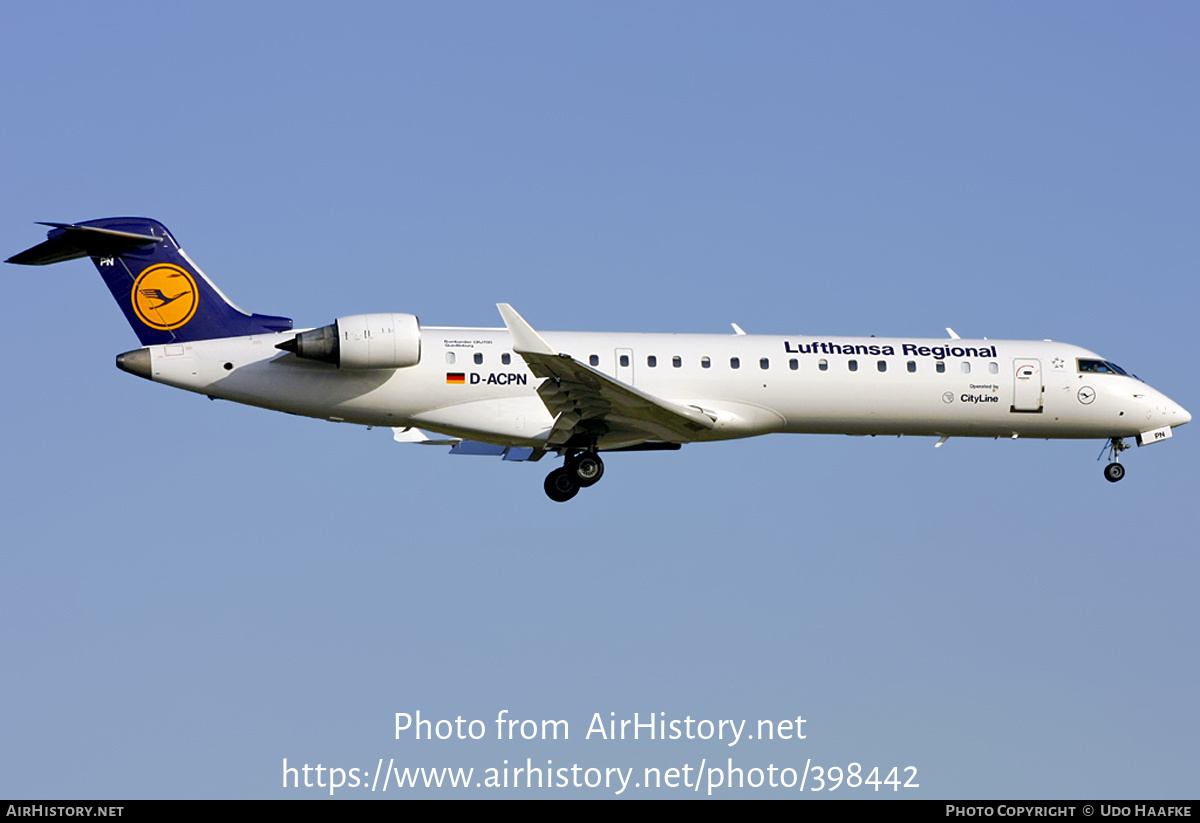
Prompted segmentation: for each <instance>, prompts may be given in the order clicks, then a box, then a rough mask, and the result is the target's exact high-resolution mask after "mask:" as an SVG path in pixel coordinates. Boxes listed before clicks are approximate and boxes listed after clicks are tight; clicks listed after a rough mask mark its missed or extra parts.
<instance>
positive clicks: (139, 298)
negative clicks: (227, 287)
mask: <svg viewBox="0 0 1200 823" xmlns="http://www.w3.org/2000/svg"><path fill="white" fill-rule="evenodd" d="M132 297H133V310H134V312H136V313H137V316H138V319H140V320H141V321H142V322H143V323H145V324H146V325H147V326H150V327H151V328H154V329H161V330H163V331H166V330H168V329H177V328H179V327H180V326H182V325H183V324H185V323H187V322H188V321H189V320H191V319H192V315H194V314H195V313H196V307H197V306H198V305H200V296H199V294H197V293H196V281H195V280H193V279H192V276H191V275H190V274H188V273H187V272H186V271H184V270H183V269H181V268H179V266H173V265H171V264H170V263H156V264H154V265H153V266H151V267H150V268H148V269H146V270H145V271H143V272H142V273H141V274H139V275H138V278H137V280H136V281H134V284H133V295H132Z"/></svg>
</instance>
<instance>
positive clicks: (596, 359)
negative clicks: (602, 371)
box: [588, 354, 600, 366]
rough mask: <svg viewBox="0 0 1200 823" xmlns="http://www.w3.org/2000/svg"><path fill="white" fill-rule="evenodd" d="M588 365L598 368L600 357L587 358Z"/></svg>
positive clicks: (594, 355) (595, 355) (596, 355)
mask: <svg viewBox="0 0 1200 823" xmlns="http://www.w3.org/2000/svg"><path fill="white" fill-rule="evenodd" d="M588 363H590V364H591V365H593V366H599V365H600V355H598V354H593V355H592V356H590V357H589V358H588Z"/></svg>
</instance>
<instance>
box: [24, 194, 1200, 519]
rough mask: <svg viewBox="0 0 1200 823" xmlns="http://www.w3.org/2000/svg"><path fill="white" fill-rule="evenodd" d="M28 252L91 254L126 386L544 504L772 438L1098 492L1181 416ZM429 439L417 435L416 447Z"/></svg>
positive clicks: (66, 227) (932, 363)
mask: <svg viewBox="0 0 1200 823" xmlns="http://www.w3.org/2000/svg"><path fill="white" fill-rule="evenodd" d="M42 225H48V226H50V227H51V230H50V232H49V235H48V239H47V240H46V242H44V243H41V244H40V245H37V246H34V247H33V248H31V249H28V250H27V251H24V252H21V253H20V254H18V255H16V256H14V257H12V258H10V259H9V261H8V262H10V263H24V264H31V265H45V264H48V263H58V262H62V261H65V260H73V259H76V258H80V257H90V258H91V259H92V262H93V263H95V265H96V268H98V269H99V270H100V275H101V276H102V277H103V278H104V282H105V283H106V284H108V288H109V290H110V291H111V292H112V295H113V297H114V298H116V301H117V304H118V305H120V307H121V310H122V311H124V312H125V317H126V319H127V320H128V321H129V324H130V325H131V326H133V330H134V331H135V332H136V333H137V336H138V339H139V340H140V341H141V343H142V348H139V349H134V350H133V351H128V352H125V353H124V354H120V355H117V366H118V368H121V369H123V370H124V371H127V372H130V373H131V374H136V375H138V376H139V377H144V378H146V379H147V380H153V381H155V382H157V383H166V384H167V385H170V386H175V387H177V388H181V389H187V390H188V391H193V392H197V393H199V394H203V395H207V396H209V397H213V398H222V399H225V400H233V401H235V402H238V403H246V404H249V405H252V406H261V407H263V408H267V409H276V410H278V411H285V412H289V413H291V414H299V415H305V416H308V417H317V418H322V419H325V420H334V421H342V422H348V423H359V424H363V425H367V426H389V427H391V428H392V429H393V430H394V431H395V439H396V440H398V441H400V442H404V443H425V444H434V445H436V444H443V445H449V446H452V447H453V448H452V449H451V452H452V453H456V454H490V455H496V456H502V457H503V458H504V459H505V460H539V459H541V458H542V457H545V456H546V455H547V454H550V453H553V454H556V455H558V456H560V457H562V458H564V460H563V465H562V466H561V467H559V468H556V469H555V470H554V471H552V472H550V474H549V476H547V477H546V482H545V489H546V494H547V495H549V496H550V498H551V499H552V500H556V501H559V502H562V501H566V500H570V499H571V498H572V497H574V496H575V495H576V494H577V493H578V492H579V490H580V489H581V488H586V487H588V486H591V485H592V484H594V483H595V482H596V481H598V480H599V479H600V478H601V476H603V474H604V463H603V462H602V461H601V459H600V453H601V452H615V451H630V450H651V449H678V448H679V447H680V446H681V445H682V444H684V443H696V442H701V441H708V440H727V439H732V438H738V437H752V436H755V435H760V434H771V433H773V432H794V433H816V434H852V435H867V434H870V435H877V434H887V435H923V436H928V437H936V438H938V441H937V445H939V446H940V445H942V443H944V442H945V441H946V440H947V439H948V438H951V437H1012V438H1016V437H1036V438H1091V437H1095V438H1104V439H1105V440H1107V442H1108V454H1109V461H1110V462H1109V463H1108V465H1107V466H1106V467H1105V469H1104V476H1105V477H1106V478H1107V479H1108V480H1110V481H1113V482H1116V481H1118V480H1120V479H1121V478H1122V477H1123V476H1124V474H1125V469H1124V467H1123V466H1122V465H1121V463H1120V462H1119V460H1120V455H1121V452H1122V451H1124V450H1125V449H1127V448H1129V445H1128V444H1127V443H1126V442H1125V440H1126V438H1134V439H1136V442H1137V443H1138V445H1146V444H1149V443H1157V442H1160V441H1162V440H1166V439H1168V438H1170V437H1171V432H1172V429H1173V428H1174V427H1176V426H1181V425H1183V424H1184V423H1187V422H1188V421H1189V420H1191V419H1192V417H1191V415H1190V414H1188V412H1187V411H1185V410H1184V409H1183V408H1182V407H1181V406H1179V404H1177V403H1175V402H1173V401H1171V400H1170V399H1169V398H1167V397H1166V396H1165V395H1163V394H1161V393H1160V392H1158V391H1156V390H1154V389H1152V388H1150V387H1149V386H1147V385H1146V384H1145V383H1143V382H1142V381H1140V380H1138V379H1137V378H1136V377H1134V376H1132V375H1130V374H1129V373H1127V372H1126V371H1124V370H1123V369H1121V368H1120V367H1119V366H1117V365H1115V364H1114V363H1112V362H1110V361H1108V360H1105V359H1104V358H1102V357H1100V356H1099V355H1097V354H1094V353H1093V352H1090V351H1088V350H1086V349H1081V348H1079V347H1078V346H1071V345H1067V344H1065V343H1054V342H1051V341H1048V340H1039V341H1030V340H986V339H984V340H963V339H960V338H959V337H958V335H956V334H954V332H953V331H952V330H950V329H947V332H948V334H949V338H947V339H936V340H923V339H905V338H897V339H885V338H876V337H867V338H862V337H826V336H819V337H814V336H811V335H789V336H769V335H749V334H744V333H743V332H742V331H741V329H739V328H738V327H737V326H736V325H735V326H734V331H735V333H734V334H730V335H712V334H690V335H689V334H614V333H591V332H587V333H585V332H544V333H540V332H538V331H535V330H534V328H533V327H532V326H530V325H529V323H527V322H526V321H525V319H524V318H522V317H521V315H519V314H517V312H516V310H515V309H513V308H512V306H509V305H508V304H506V303H501V304H500V305H499V309H500V316H501V317H502V318H503V320H504V328H490V329H484V328H446V327H440V326H422V325H421V324H420V323H419V322H418V321H417V318H416V317H415V316H414V315H411V314H395V313H392V314H359V315H353V316H350V317H340V318H338V319H337V320H336V321H334V322H333V323H332V324H330V325H328V326H322V327H320V328H314V329H309V330H301V331H295V330H293V328H292V321H291V320H290V319H288V318H286V317H273V316H270V315H263V314H250V313H248V312H245V311H242V310H241V309H239V308H238V307H237V306H235V305H233V304H232V303H231V302H230V301H229V299H228V298H226V297H225V295H224V294H223V293H222V292H221V291H220V290H219V289H218V288H217V287H216V286H215V285H214V284H213V283H212V281H210V280H209V279H208V278H207V277H205V276H204V274H203V273H202V272H201V271H200V269H199V268H198V267H197V266H196V265H195V264H194V263H193V262H192V261H191V258H189V257H188V256H187V255H186V254H184V252H183V250H182V249H181V248H180V247H179V244H178V243H177V242H176V241H175V238H174V237H173V236H172V235H171V233H170V232H169V231H167V229H166V228H165V227H164V226H163V225H162V224H161V223H158V222H157V221H154V220H148V219H145V218H140V217H110V218H105V219H102V220H90V221H87V222H84V223H74V224H68V223H44V224H42ZM427 432H433V433H434V436H431V435H430V434H427Z"/></svg>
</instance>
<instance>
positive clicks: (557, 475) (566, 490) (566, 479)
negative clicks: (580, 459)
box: [544, 468, 579, 503]
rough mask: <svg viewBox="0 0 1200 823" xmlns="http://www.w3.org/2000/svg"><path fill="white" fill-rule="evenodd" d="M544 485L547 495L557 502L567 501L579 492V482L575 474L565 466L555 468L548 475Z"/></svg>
mask: <svg viewBox="0 0 1200 823" xmlns="http://www.w3.org/2000/svg"><path fill="white" fill-rule="evenodd" d="M544 487H545V489H546V496H547V497H549V498H550V499H551V500H553V501H554V502H555V503H566V502H567V501H568V500H570V499H571V498H572V497H574V496H575V495H577V494H579V484H578V483H577V482H575V477H574V475H573V474H572V473H571V472H568V471H567V470H566V469H565V468H562V469H555V470H554V471H552V472H550V473H549V474H548V475H546V482H545V484H544Z"/></svg>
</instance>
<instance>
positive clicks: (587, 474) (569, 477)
mask: <svg viewBox="0 0 1200 823" xmlns="http://www.w3.org/2000/svg"><path fill="white" fill-rule="evenodd" d="M603 476H604V461H603V460H601V459H600V455H598V454H596V452H594V451H592V450H591V449H588V450H586V451H582V452H577V453H573V454H572V453H568V454H567V459H566V462H565V463H564V464H563V466H562V468H560V469H555V470H554V471H552V472H550V474H548V475H546V482H545V484H544V488H545V489H546V496H547V497H549V498H550V499H551V500H553V501H554V502H555V503H566V502H567V501H568V500H570V499H571V498H572V497H574V496H575V495H577V494H579V490H580V489H585V488H587V487H588V486H591V485H594V484H595V483H597V482H598V481H599V480H600V478H601V477H603Z"/></svg>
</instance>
